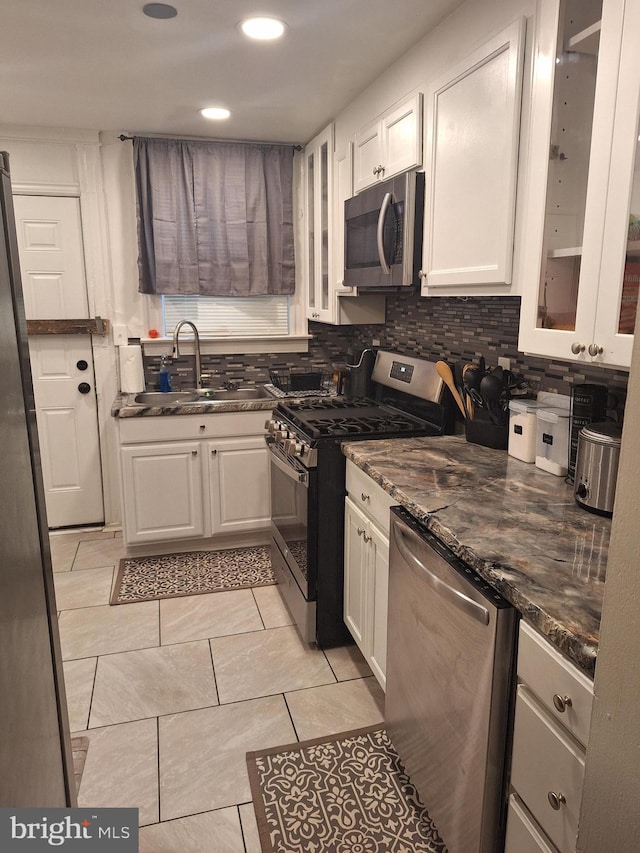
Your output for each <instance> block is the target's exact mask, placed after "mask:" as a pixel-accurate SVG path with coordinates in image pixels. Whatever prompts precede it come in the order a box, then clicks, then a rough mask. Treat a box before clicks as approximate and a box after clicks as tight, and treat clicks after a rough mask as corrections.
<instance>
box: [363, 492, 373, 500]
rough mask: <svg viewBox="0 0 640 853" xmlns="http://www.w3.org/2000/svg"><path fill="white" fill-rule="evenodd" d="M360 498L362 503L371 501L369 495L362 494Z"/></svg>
mask: <svg viewBox="0 0 640 853" xmlns="http://www.w3.org/2000/svg"><path fill="white" fill-rule="evenodd" d="M360 497H361V498H362V500H363V501H370V500H371V495H366V494H365V493H364V492H362V494H361V495H360Z"/></svg>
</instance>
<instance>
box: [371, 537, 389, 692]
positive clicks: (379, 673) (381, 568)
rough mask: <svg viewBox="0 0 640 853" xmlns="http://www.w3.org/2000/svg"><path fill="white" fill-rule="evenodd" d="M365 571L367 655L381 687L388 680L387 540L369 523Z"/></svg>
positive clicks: (383, 687)
mask: <svg viewBox="0 0 640 853" xmlns="http://www.w3.org/2000/svg"><path fill="white" fill-rule="evenodd" d="M369 531H370V535H371V541H370V542H369V543H368V554H367V563H368V566H367V572H368V574H369V578H370V584H371V587H372V595H370V599H372V600H371V620H370V623H371V627H370V645H369V647H370V649H371V653H370V656H369V658H368V663H369V666H370V667H371V670H372V671H373V674H374V675H375V677H376V678H377V679H378V681H379V682H380V686H381V687H382V689H383V690H384V689H385V687H386V684H387V675H386V673H387V614H388V610H389V540H388V538H387V537H386V536H385V535H384V534H383V533H382V532H381V531H380V530H378V528H377V527H376V526H375V524H371V526H370V528H369Z"/></svg>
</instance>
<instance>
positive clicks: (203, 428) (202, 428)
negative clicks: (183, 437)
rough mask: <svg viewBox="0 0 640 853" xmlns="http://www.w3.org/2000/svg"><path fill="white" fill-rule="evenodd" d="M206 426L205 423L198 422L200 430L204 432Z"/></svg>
mask: <svg viewBox="0 0 640 853" xmlns="http://www.w3.org/2000/svg"><path fill="white" fill-rule="evenodd" d="M206 428H207V427H206V424H200V432H204V431H205V429H206Z"/></svg>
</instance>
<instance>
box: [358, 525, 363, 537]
mask: <svg viewBox="0 0 640 853" xmlns="http://www.w3.org/2000/svg"><path fill="white" fill-rule="evenodd" d="M363 533H364V527H359V528H358V536H362V534H363Z"/></svg>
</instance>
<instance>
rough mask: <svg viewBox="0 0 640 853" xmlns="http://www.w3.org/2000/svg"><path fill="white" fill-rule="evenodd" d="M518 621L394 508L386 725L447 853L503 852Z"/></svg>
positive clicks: (482, 584)
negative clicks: (444, 844) (508, 743)
mask: <svg viewBox="0 0 640 853" xmlns="http://www.w3.org/2000/svg"><path fill="white" fill-rule="evenodd" d="M516 616H517V614H516V611H515V610H514V608H513V607H511V605H510V604H509V603H508V602H507V601H505V600H504V599H503V598H502V597H501V596H500V595H498V594H497V593H496V592H495V590H493V589H492V588H491V587H490V586H489V585H488V584H487V583H486V582H485V581H484V580H483V579H482V578H480V577H479V576H478V575H477V574H476V573H475V572H474V571H473V570H471V569H470V568H469V567H468V566H466V565H465V564H464V563H462V562H461V561H460V560H458V559H457V558H456V557H455V555H454V554H452V553H451V552H450V551H449V550H448V549H447V548H446V547H445V546H444V545H442V544H441V543H440V542H439V541H438V540H437V539H436V538H435V537H434V536H433V535H432V534H431V533H429V532H428V531H427V530H426V528H424V527H423V526H422V525H421V524H419V523H418V522H417V521H416V520H415V519H414V518H413V516H411V515H410V514H409V513H408V512H406V511H405V510H404V509H401V508H400V507H392V509H391V552H390V568H389V622H388V655H387V696H386V710H385V722H386V727H387V731H388V733H389V737H390V738H391V741H392V743H393V745H394V746H395V748H396V750H397V751H398V753H399V755H400V758H401V760H402V762H403V764H404V766H405V768H406V770H407V772H408V773H409V775H410V776H411V781H412V782H413V784H414V785H415V786H416V788H417V790H418V793H419V794H420V796H421V799H422V800H423V802H424V804H425V806H426V807H427V809H428V811H429V814H430V815H431V817H432V819H433V820H434V822H435V824H436V826H437V827H438V831H439V832H440V835H441V836H442V838H443V840H444V841H445V843H446V844H447V847H448V849H449V853H498V851H500V850H501V849H502V845H503V836H504V811H505V805H506V803H505V801H506V797H505V778H504V776H505V773H504V769H505V756H506V751H507V742H508V739H509V738H508V731H509V720H510V708H511V702H512V694H513V678H514V657H515V642H516V633H515V629H516V622H517V618H516Z"/></svg>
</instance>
